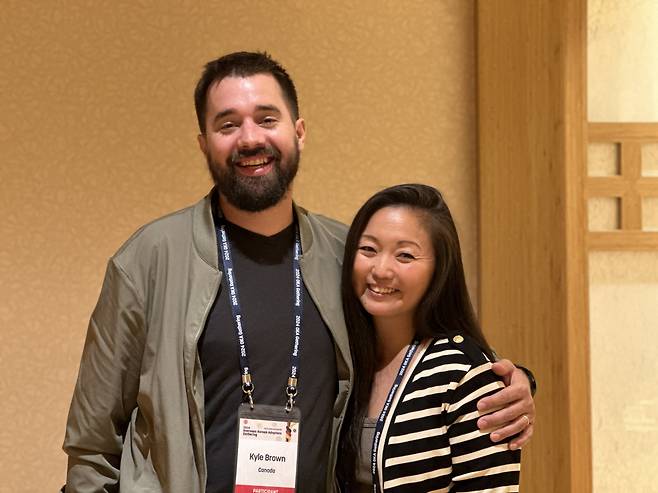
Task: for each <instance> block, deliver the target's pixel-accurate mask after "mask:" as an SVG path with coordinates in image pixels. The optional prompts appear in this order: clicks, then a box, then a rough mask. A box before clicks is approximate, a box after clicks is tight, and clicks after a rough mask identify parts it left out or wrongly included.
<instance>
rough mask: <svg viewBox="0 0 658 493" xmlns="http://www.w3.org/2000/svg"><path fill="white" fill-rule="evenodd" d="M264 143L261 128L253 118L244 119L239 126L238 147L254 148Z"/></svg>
mask: <svg viewBox="0 0 658 493" xmlns="http://www.w3.org/2000/svg"><path fill="white" fill-rule="evenodd" d="M264 143H265V137H264V134H263V129H262V128H261V127H260V125H258V124H257V123H256V122H254V121H253V120H245V121H244V122H242V125H241V126H240V135H239V138H238V147H239V148H240V149H254V148H256V147H261V146H262V145H263V144H264Z"/></svg>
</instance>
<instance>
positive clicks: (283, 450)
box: [216, 224, 303, 493]
mask: <svg viewBox="0 0 658 493" xmlns="http://www.w3.org/2000/svg"><path fill="white" fill-rule="evenodd" d="M216 230H217V241H218V244H219V246H220V252H219V257H220V259H221V261H222V265H223V266H224V274H225V276H226V279H227V281H228V288H229V299H230V304H231V312H232V314H233V321H234V325H235V328H236V332H237V336H238V345H239V350H240V367H241V381H242V392H243V394H244V398H245V400H246V401H247V402H245V403H243V404H241V405H240V407H239V408H238V423H237V424H238V440H237V445H236V464H235V486H234V489H233V491H234V493H294V492H295V491H296V487H297V460H298V455H299V447H298V444H299V433H300V423H301V412H300V410H299V409H298V408H296V407H295V399H296V397H297V393H298V391H297V382H298V370H299V361H300V357H299V352H300V348H301V334H302V314H303V307H302V300H303V291H302V275H301V269H300V267H299V257H300V255H301V241H300V238H299V229H298V228H297V229H296V230H295V247H294V255H293V283H294V287H295V299H294V307H293V315H294V322H293V326H294V342H293V350H292V356H291V365H290V366H291V368H290V376H289V377H288V381H287V384H286V386H285V391H284V392H285V394H284V395H285V405H284V406H272V405H266V404H255V403H254V389H255V386H254V383H253V381H252V377H251V372H250V369H249V360H248V358H247V342H246V336H245V332H244V327H243V316H242V309H241V307H240V298H239V296H238V288H237V282H236V279H235V275H234V270H233V260H232V258H231V248H230V244H229V240H228V236H227V234H226V228H225V226H224V224H222V225H220V226H219V227H217V228H216Z"/></svg>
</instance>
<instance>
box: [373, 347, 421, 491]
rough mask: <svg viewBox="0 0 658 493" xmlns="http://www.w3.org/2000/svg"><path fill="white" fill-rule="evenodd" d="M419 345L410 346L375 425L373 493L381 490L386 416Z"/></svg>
mask: <svg viewBox="0 0 658 493" xmlns="http://www.w3.org/2000/svg"><path fill="white" fill-rule="evenodd" d="M419 343H420V342H419V341H418V340H414V341H413V342H412V343H411V344H410V345H409V349H407V354H406V355H405V356H404V359H403V360H402V363H401V364H400V369H399V370H398V374H397V376H396V377H395V381H394V382H393V385H392V386H391V390H389V392H388V397H387V398H386V402H385V403H384V407H383V408H382V412H381V413H380V414H379V418H378V419H377V424H376V425H375V436H374V437H373V439H372V491H373V492H374V493H377V492H378V491H379V488H378V487H377V447H378V446H379V439H380V438H381V435H382V431H383V430H384V422H385V421H386V416H387V415H388V411H389V410H390V407H391V403H392V402H393V397H395V392H396V391H397V390H398V387H399V386H400V383H402V378H403V377H404V373H405V372H406V371H407V367H408V366H409V363H410V362H411V358H412V357H413V355H414V353H415V352H416V349H417V348H418V344H419Z"/></svg>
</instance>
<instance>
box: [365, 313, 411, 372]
mask: <svg viewBox="0 0 658 493" xmlns="http://www.w3.org/2000/svg"><path fill="white" fill-rule="evenodd" d="M373 323H374V326H375V340H376V344H377V348H376V357H377V369H381V368H384V367H385V366H386V365H388V364H389V363H390V362H391V361H392V360H393V359H395V358H396V356H398V355H399V354H400V352H401V351H402V349H404V348H405V347H407V346H408V345H409V344H410V343H411V341H412V339H413V337H414V335H415V332H416V331H415V330H414V326H413V320H412V319H411V318H410V317H404V318H400V317H396V318H388V317H387V318H375V319H374V320H373Z"/></svg>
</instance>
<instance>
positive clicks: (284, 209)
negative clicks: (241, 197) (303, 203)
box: [219, 191, 293, 236]
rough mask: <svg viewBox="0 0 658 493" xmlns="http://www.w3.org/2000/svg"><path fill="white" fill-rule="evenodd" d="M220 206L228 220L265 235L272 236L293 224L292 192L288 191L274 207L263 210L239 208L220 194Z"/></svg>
mask: <svg viewBox="0 0 658 493" xmlns="http://www.w3.org/2000/svg"><path fill="white" fill-rule="evenodd" d="M219 207H220V209H221V210H222V214H223V216H224V217H225V218H226V220H227V221H229V222H231V223H233V224H235V225H237V226H240V227H241V228H243V229H246V230H248V231H251V232H253V233H258V234H259V235H263V236H272V235H275V234H277V233H278V232H280V231H283V230H284V229H286V228H287V227H288V226H290V224H292V220H293V214H292V192H290V191H288V192H287V193H286V194H285V195H284V196H283V198H282V199H281V200H280V201H279V202H277V203H276V204H275V205H273V206H272V207H269V208H267V209H265V210H263V211H259V212H250V211H245V210H243V209H238V208H237V207H235V206H234V205H233V204H231V203H230V202H228V201H227V200H226V198H225V197H224V196H223V195H222V194H221V193H220V194H219Z"/></svg>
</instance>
